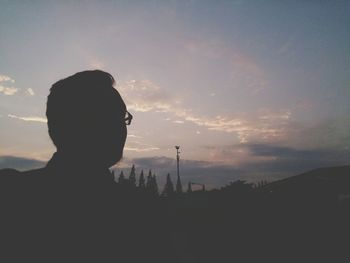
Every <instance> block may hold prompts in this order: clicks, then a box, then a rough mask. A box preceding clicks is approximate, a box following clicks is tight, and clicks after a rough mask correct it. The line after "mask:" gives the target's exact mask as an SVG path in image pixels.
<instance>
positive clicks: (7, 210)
mask: <svg viewBox="0 0 350 263" xmlns="http://www.w3.org/2000/svg"><path fill="white" fill-rule="evenodd" d="M113 84H114V79H113V77H112V76H111V75H110V74H108V73H106V72H103V71H99V70H94V71H84V72H79V73H76V74H75V75H73V76H70V77H68V78H65V79H62V80H60V81H58V82H56V83H55V84H53V85H52V87H51V90H50V94H49V96H48V100H47V111H46V115H47V119H48V130H49V135H50V137H51V139H52V141H53V143H54V144H55V146H56V148H57V151H56V153H55V154H54V155H53V157H52V158H51V160H50V161H49V162H48V164H47V165H46V167H44V168H42V169H36V170H31V171H26V172H19V171H16V170H13V169H4V170H1V171H0V180H1V181H0V194H1V212H2V215H1V229H2V231H1V233H0V235H1V241H2V243H5V245H3V246H2V247H1V253H0V257H1V258H3V259H4V260H5V257H6V260H9V259H10V261H14V262H39V261H40V262H139V261H140V260H142V259H145V261H146V260H147V257H149V255H147V253H148V252H149V250H148V247H147V242H146V241H147V239H149V238H150V236H147V233H146V232H144V230H143V229H141V230H140V229H135V226H137V225H140V224H139V221H140V220H145V223H147V219H144V218H142V217H143V216H144V215H143V214H142V213H141V212H140V211H138V206H137V205H136V202H135V201H133V200H132V199H130V198H129V199H127V201H126V199H125V198H124V197H123V196H121V194H120V191H118V188H117V184H116V183H115V181H114V178H113V175H112V174H111V173H110V171H109V170H108V168H109V167H111V166H112V165H114V164H116V163H117V162H118V161H119V160H120V159H121V158H122V155H123V148H124V144H125V140H126V136H127V128H126V126H127V125H128V124H130V122H131V119H132V116H131V114H130V113H128V111H127V109H126V106H125V103H124V102H123V100H122V98H121V96H120V94H119V93H118V91H117V90H116V89H115V88H114V87H113ZM148 221H151V220H148ZM140 228H141V227H140ZM153 238H154V240H155V239H156V236H154V237H153ZM148 241H150V240H148ZM148 243H152V242H148ZM153 245H154V244H152V246H153ZM135 251H139V252H138V253H135ZM149 254H150V253H149ZM4 260H1V262H10V261H4ZM153 261H154V259H153Z"/></svg>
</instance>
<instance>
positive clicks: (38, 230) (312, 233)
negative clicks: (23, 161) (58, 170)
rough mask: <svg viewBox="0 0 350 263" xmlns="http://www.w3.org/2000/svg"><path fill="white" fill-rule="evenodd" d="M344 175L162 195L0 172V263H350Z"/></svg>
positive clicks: (129, 186)
mask: <svg viewBox="0 0 350 263" xmlns="http://www.w3.org/2000/svg"><path fill="white" fill-rule="evenodd" d="M349 172H350V169H349V167H340V168H330V169H328V170H327V169H323V170H317V171H313V172H311V173H307V174H303V175H300V176H296V177H292V178H289V179H287V180H282V181H278V182H274V183H271V184H259V185H258V186H256V185H252V184H247V183H245V182H243V181H236V182H233V183H231V184H230V185H227V186H226V187H223V188H221V189H220V190H212V191H194V192H189V193H182V194H177V193H175V192H173V191H168V192H166V193H164V195H158V194H157V193H156V191H155V189H154V188H152V183H151V182H149V183H148V184H147V183H146V184H145V185H144V186H142V187H140V186H136V184H134V182H133V183H130V182H128V180H127V179H125V181H123V182H120V183H113V184H110V183H107V184H106V185H104V186H103V187H102V186H101V187H102V188H101V187H100V186H98V187H96V185H95V186H93V187H92V186H91V185H89V186H87V187H82V186H81V184H76V182H73V183H72V184H70V185H69V186H67V184H66V181H65V182H62V181H60V182H58V181H52V180H48V181H43V179H40V180H37V179H34V180H33V178H30V176H29V177H28V176H27V177H23V174H19V173H18V172H15V171H13V170H12V171H9V170H8V171H2V174H1V175H2V176H3V177H2V181H3V182H2V184H1V192H0V193H1V242H2V247H1V254H0V257H1V259H2V260H1V262H191V263H194V262H349V261H348V259H349V252H348V248H349V237H350V231H349V230H350V227H349V222H350V213H349V211H350V198H348V196H349V194H350V173H349ZM29 178H30V180H28V179H29ZM36 178H39V177H36ZM53 182H54V184H53ZM107 185H108V187H107ZM99 187H100V188H99Z"/></svg>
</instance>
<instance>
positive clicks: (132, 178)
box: [129, 164, 136, 187]
mask: <svg viewBox="0 0 350 263" xmlns="http://www.w3.org/2000/svg"><path fill="white" fill-rule="evenodd" d="M129 184H130V186H131V187H135V186H136V173H135V165H134V164H133V165H132V167H131V171H130V175H129Z"/></svg>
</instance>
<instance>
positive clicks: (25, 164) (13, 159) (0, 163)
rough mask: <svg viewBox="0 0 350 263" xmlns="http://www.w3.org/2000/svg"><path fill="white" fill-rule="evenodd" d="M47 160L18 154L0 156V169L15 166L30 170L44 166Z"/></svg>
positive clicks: (15, 167) (14, 167) (19, 168)
mask: <svg viewBox="0 0 350 263" xmlns="http://www.w3.org/2000/svg"><path fill="white" fill-rule="evenodd" d="M45 164H46V162H43V161H39V160H35V159H30V158H24V157H17V156H0V169H4V168H13V169H17V170H21V171H23V170H30V169H37V168H41V167H44V166H45Z"/></svg>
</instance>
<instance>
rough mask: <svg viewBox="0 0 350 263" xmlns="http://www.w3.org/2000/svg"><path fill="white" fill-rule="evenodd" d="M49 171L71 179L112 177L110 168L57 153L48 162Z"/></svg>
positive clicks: (77, 157) (97, 179) (70, 155)
mask: <svg viewBox="0 0 350 263" xmlns="http://www.w3.org/2000/svg"><path fill="white" fill-rule="evenodd" d="M46 167H47V168H48V169H50V170H52V171H55V172H58V173H59V174H60V177H66V176H69V177H70V179H82V180H96V181H100V180H101V179H102V180H103V179H107V178H108V177H109V175H110V172H109V170H108V168H106V167H101V166H98V165H96V164H95V163H94V162H92V161H89V160H86V159H84V158H81V157H79V156H73V155H72V154H64V153H63V152H60V151H57V152H56V153H54V155H53V156H52V158H51V160H50V161H49V162H48V164H47V166H46Z"/></svg>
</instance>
